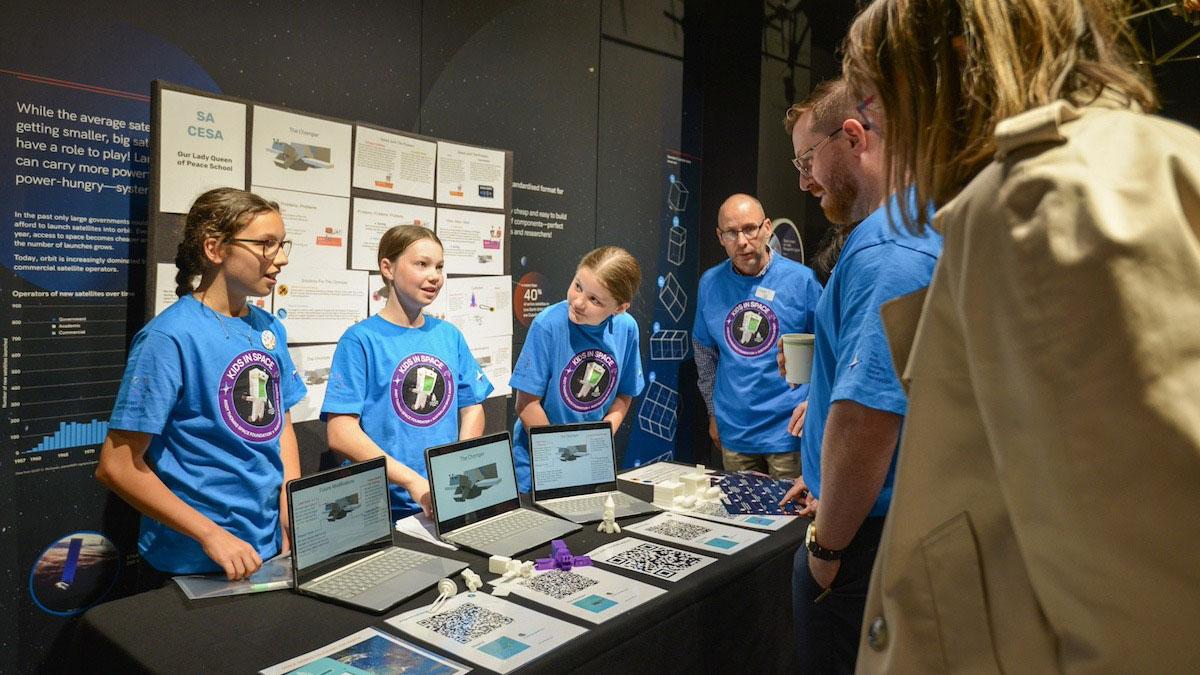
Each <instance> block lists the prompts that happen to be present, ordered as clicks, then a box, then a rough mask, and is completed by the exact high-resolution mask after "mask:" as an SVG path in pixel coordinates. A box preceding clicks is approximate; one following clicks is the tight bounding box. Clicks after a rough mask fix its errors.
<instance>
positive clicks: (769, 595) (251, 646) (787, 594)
mask: <svg viewBox="0 0 1200 675" xmlns="http://www.w3.org/2000/svg"><path fill="white" fill-rule="evenodd" d="M638 520H640V519H639V518H630V519H623V520H621V521H619V522H620V523H621V524H622V525H624V524H626V523H632V522H637V521H638ZM806 526H807V522H806V521H802V520H798V521H797V522H793V523H790V524H789V525H787V526H786V527H784V528H782V529H780V530H779V531H777V532H773V533H771V535H770V536H769V537H768V538H766V539H764V540H762V541H760V542H758V543H756V544H754V545H752V546H750V547H749V548H747V549H745V550H744V551H742V552H740V553H738V554H735V555H731V556H723V555H719V554H709V555H710V556H712V557H715V558H717V559H718V560H717V562H715V563H713V564H711V565H709V566H708V567H706V568H704V569H701V570H699V571H697V572H693V573H692V574H691V575H690V576H688V577H685V578H684V579H682V580H681V581H678V582H675V583H671V582H667V581H661V580H658V579H653V578H651V577H648V576H645V575H641V574H636V573H633V572H627V571H625V570H621V569H618V568H613V567H608V566H604V565H601V567H603V568H604V569H607V570H609V571H612V572H615V573H618V574H621V575H623V576H628V577H630V578H633V579H637V580H638V581H642V582H645V583H649V584H653V585H656V586H660V587H662V588H665V589H667V593H666V594H665V595H662V596H659V597H658V598H655V599H653V600H651V601H649V602H647V603H646V604H644V605H641V606H639V607H636V608H634V609H632V610H630V611H628V612H626V613H624V614H621V615H619V616H616V617H614V618H612V619H609V620H608V621H606V622H604V623H602V624H599V625H593V624H589V623H586V622H583V621H581V620H579V619H576V618H574V617H571V616H568V615H565V614H561V613H559V612H556V611H554V610H552V609H549V608H547V607H545V606H543V605H539V604H537V603H534V602H531V601H528V600H526V599H524V598H520V597H517V596H515V595H510V596H509V597H508V598H506V599H507V600H510V601H512V602H515V603H517V604H520V605H524V606H526V607H530V608H534V609H537V610H538V611H541V612H543V613H545V614H548V615H550V616H554V617H557V618H560V619H563V620H566V621H569V622H571V623H575V624H578V625H582V626H586V627H587V628H588V632H587V633H586V634H584V635H582V636H580V637H579V638H576V639H575V640H572V641H570V642H568V643H567V644H565V645H563V646H562V647H560V648H558V649H556V650H554V651H552V652H550V653H549V654H548V655H546V656H544V657H543V658H541V659H538V660H536V661H534V662H532V663H530V664H528V665H526V666H525V667H524V668H523V669H521V670H519V671H517V672H521V673H554V674H555V675H557V674H559V673H562V672H581V673H601V672H603V673H614V672H616V673H623V674H624V673H679V672H687V673H711V672H743V673H791V672H796V670H797V664H796V657H795V630H794V627H793V620H792V611H791V572H792V556H793V553H794V552H795V550H796V549H797V548H798V547H799V546H800V545H801V543H802V540H803V537H804V528H805V527H806ZM623 536H635V535H633V534H630V533H624V532H623V533H622V534H619V535H616V534H614V535H609V534H603V533H599V532H597V531H596V526H595V525H594V524H592V525H585V526H584V529H583V530H582V531H580V532H576V533H575V534H572V535H570V536H568V537H567V538H566V539H567V544H568V546H569V547H570V549H571V551H573V552H575V553H577V554H582V553H586V552H588V551H590V550H592V549H593V548H595V547H597V546H599V545H600V544H603V543H606V542H611V541H615V540H616V539H618V538H620V537H623ZM651 541H653V540H651ZM396 543H397V544H399V545H402V546H406V547H409V548H413V549H417V550H422V551H426V552H429V553H435V554H438V555H444V556H448V557H452V558H458V559H460V560H463V561H467V562H470V564H471V568H472V569H474V570H475V571H476V572H478V573H480V575H481V576H483V577H484V579H485V580H487V579H491V578H492V577H494V576H495V575H492V574H489V573H488V572H487V560H486V559H485V558H483V557H482V556H477V555H474V554H472V553H468V552H464V551H450V550H448V549H443V548H439V547H437V546H434V545H432V544H430V543H428V542H423V541H419V540H417V539H414V538H411V537H408V536H406V535H399V534H398V535H396ZM684 548H686V547H684ZM549 552H550V547H549V545H547V546H543V547H541V548H538V549H535V550H534V551H530V552H526V553H525V554H522V555H521V556H519V557H520V558H521V559H523V560H532V559H533V558H538V557H547V556H548V555H549ZM455 581H456V583H457V584H458V585H459V588H460V589H461V588H462V583H461V580H460V579H458V578H457V575H456V579H455ZM485 590H489V591H490V586H486V587H485ZM436 595H437V593H436V591H435V590H434V589H430V590H428V591H426V592H424V593H422V594H421V595H419V596H417V597H416V598H413V599H411V600H409V601H407V602H405V603H402V604H401V605H399V606H398V607H396V608H395V609H392V610H390V611H388V612H386V613H385V614H383V615H378V616H377V615H371V614H366V613H363V612H359V611H356V610H352V609H348V608H344V607H340V606H337V605H333V604H330V603H325V602H321V601H319V600H314V599H312V598H308V597H305V596H302V595H299V594H296V593H293V592H291V591H274V592H269V593H259V594H253V595H241V596H232V597H226V598H215V599H211V600H188V599H187V597H186V596H185V595H184V594H183V592H182V591H181V590H180V589H179V587H178V586H177V585H176V584H174V583H170V584H168V585H167V586H166V587H164V588H161V589H159V590H156V591H151V592H148V593H143V594H141V595H135V596H131V597H128V598H123V599H120V600H114V601H112V602H108V603H105V604H102V605H99V606H97V607H94V608H92V609H91V610H89V611H88V612H87V613H86V614H84V615H83V617H82V618H81V620H80V622H79V625H78V626H77V628H76V632H75V635H74V637H73V640H72V643H71V646H70V649H71V653H70V654H69V659H68V662H69V663H70V665H69V666H68V671H80V672H97V671H103V672H125V673H141V672H154V673H253V672H256V671H258V670H259V669H261V668H267V667H269V666H272V665H274V664H276V663H280V662H282V661H285V660H287V659H290V658H292V657H295V656H298V655H300V654H303V653H305V652H308V651H311V650H314V649H317V648H320V647H322V646H324V645H326V644H328V643H330V642H333V641H334V640H337V639H339V638H342V637H345V636H347V635H349V634H351V633H354V632H356V631H358V630H361V629H363V628H366V627H368V626H374V627H376V628H378V629H380V630H382V631H384V632H388V633H391V634H393V635H396V636H398V637H400V638H402V639H404V640H407V641H410V642H413V643H415V644H420V645H421V646H423V647H426V648H430V649H432V651H435V652H438V653H441V650H438V649H436V648H431V647H430V646H429V645H427V644H424V643H422V642H420V641H419V640H416V639H414V638H413V637H411V636H409V635H406V634H404V633H401V632H399V631H398V630H396V629H394V628H393V627H391V626H389V625H387V624H385V623H384V619H386V618H390V617H392V616H395V615H397V614H400V613H402V612H404V611H407V610H410V609H413V608H416V607H421V606H426V605H428V604H429V603H431V602H432V601H433V600H434V598H435V597H436ZM447 656H451V657H452V658H454V659H456V660H459V661H462V659H461V658H459V657H457V656H453V655H447ZM468 665H472V666H473V664H470V663H469V662H468ZM473 667H475V668H476V670H482V669H480V668H478V667H477V666H473ZM483 672H486V671H483Z"/></svg>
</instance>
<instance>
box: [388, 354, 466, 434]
mask: <svg viewBox="0 0 1200 675" xmlns="http://www.w3.org/2000/svg"><path fill="white" fill-rule="evenodd" d="M453 383H454V376H453V375H452V374H451V373H450V368H449V367H448V366H446V363H445V361H442V360H441V359H439V358H438V357H436V356H433V355H430V354H412V355H410V356H408V357H405V359H404V360H403V361H401V362H400V365H398V366H396V372H395V373H393V374H392V408H393V409H394V410H395V411H396V414H397V415H399V416H400V419H402V420H404V421H405V422H408V423H409V424H411V425H413V426H415V427H428V426H431V425H433V424H436V423H437V421H438V420H440V419H442V417H444V416H445V415H446V411H447V410H449V409H450V404H451V403H452V402H453V399H454V388H453V387H454V384H453Z"/></svg>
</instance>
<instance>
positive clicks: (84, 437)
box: [22, 419, 108, 454]
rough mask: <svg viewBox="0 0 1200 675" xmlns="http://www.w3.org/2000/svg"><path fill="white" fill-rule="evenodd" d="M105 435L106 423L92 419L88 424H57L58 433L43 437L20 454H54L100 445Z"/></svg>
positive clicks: (106, 430)
mask: <svg viewBox="0 0 1200 675" xmlns="http://www.w3.org/2000/svg"><path fill="white" fill-rule="evenodd" d="M106 435H108V422H105V421H101V420H97V419H93V420H91V421H90V422H59V423H58V431H55V432H54V433H53V434H51V435H49V436H43V437H42V442H41V443H38V444H37V446H36V447H34V448H33V449H32V450H26V451H25V452H24V453H22V454H29V453H35V452H54V451H56V450H66V449H67V448H77V447H80V446H84V445H100V444H101V443H103V442H104V437H105V436H106Z"/></svg>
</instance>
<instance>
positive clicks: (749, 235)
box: [718, 218, 767, 244]
mask: <svg viewBox="0 0 1200 675" xmlns="http://www.w3.org/2000/svg"><path fill="white" fill-rule="evenodd" d="M766 222H767V219H766V218H763V219H762V220H761V221H759V223H758V224H757V225H747V226H746V227H740V228H738V229H736V230H721V233H720V235H718V236H719V237H720V239H721V242H722V243H724V244H732V243H734V242H735V241H737V240H738V237H739V236H741V235H745V236H746V239H753V238H754V237H755V236H757V235H758V231H759V230H760V229H762V226H763V225H765V224H766Z"/></svg>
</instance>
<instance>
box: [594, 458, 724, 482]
mask: <svg viewBox="0 0 1200 675" xmlns="http://www.w3.org/2000/svg"><path fill="white" fill-rule="evenodd" d="M695 472H696V465H694V464H677V463H675V462H653V463H651V464H645V465H643V466H639V467H638V468H636V469H630V470H629V471H625V472H622V473H621V474H619V475H618V476H617V478H620V479H621V480H627V481H631V482H634V483H641V484H642V485H658V484H659V483H662V482H664V481H668V480H676V479H678V478H679V477H680V476H682V475H684V474H689V473H695ZM704 473H706V474H709V475H712V474H713V473H714V472H713V471H711V470H709V469H705V470H704Z"/></svg>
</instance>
